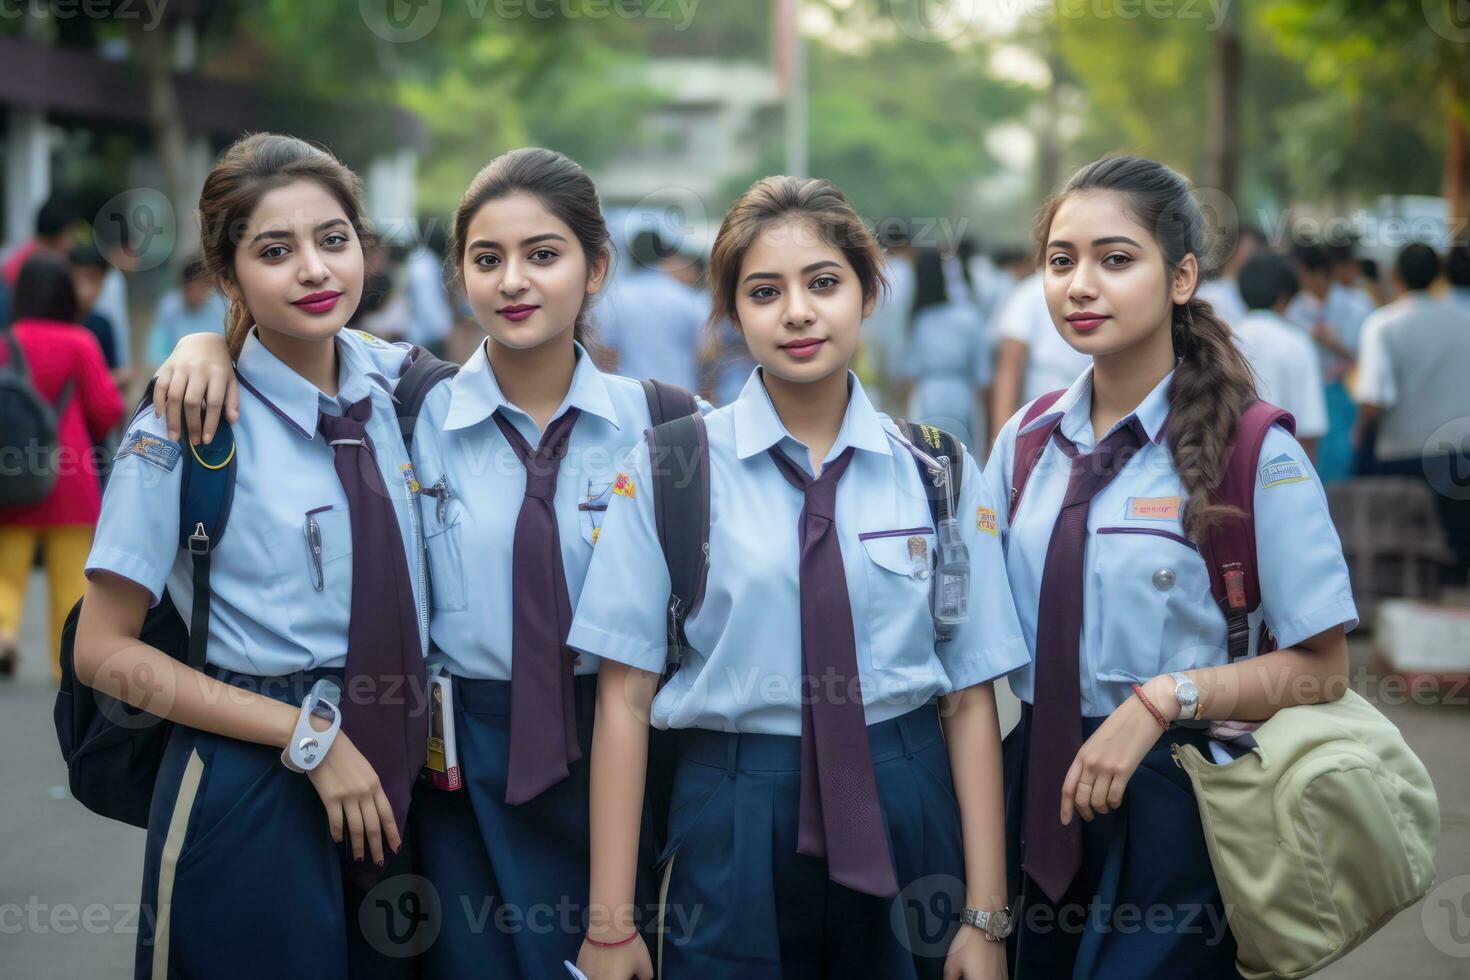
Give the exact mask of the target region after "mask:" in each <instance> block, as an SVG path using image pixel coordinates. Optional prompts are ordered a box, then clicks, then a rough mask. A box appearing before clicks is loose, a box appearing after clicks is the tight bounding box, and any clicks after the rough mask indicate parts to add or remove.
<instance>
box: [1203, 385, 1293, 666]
mask: <svg viewBox="0 0 1470 980" xmlns="http://www.w3.org/2000/svg"><path fill="white" fill-rule="evenodd" d="M1273 425H1279V426H1281V427H1282V428H1284V429H1285V430H1286V431H1287V432H1290V433H1295V432H1296V420H1295V419H1293V418H1292V417H1291V413H1289V412H1287V411H1285V410H1284V409H1280V408H1277V407H1276V406H1275V405H1270V404H1267V403H1266V402H1263V401H1256V402H1252V403H1251V404H1250V405H1249V406H1248V407H1247V408H1246V410H1245V411H1244V412H1242V413H1241V416H1240V421H1239V422H1238V423H1237V424H1236V427H1235V436H1234V438H1232V439H1231V441H1230V448H1229V449H1228V450H1227V451H1226V452H1227V459H1226V462H1225V470H1224V472H1223V473H1222V474H1221V478H1220V486H1219V487H1218V488H1216V490H1215V493H1214V494H1213V499H1214V501H1215V503H1218V504H1224V505H1227V506H1229V507H1232V508H1234V509H1235V510H1236V511H1238V513H1237V514H1234V515H1227V516H1225V517H1223V518H1221V520H1220V521H1219V523H1217V524H1215V525H1214V527H1212V528H1211V529H1210V531H1209V533H1208V534H1207V535H1205V540H1204V541H1203V542H1201V547H1200V554H1201V555H1202V556H1203V557H1204V559H1205V565H1206V567H1207V568H1208V569H1209V573H1210V593H1211V595H1213V596H1214V597H1215V601H1216V602H1217V603H1219V605H1220V611H1221V612H1223V613H1224V614H1225V626H1226V634H1227V637H1228V645H1227V649H1228V650H1229V654H1230V661H1231V662H1232V663H1233V662H1234V661H1236V660H1239V659H1240V658H1241V657H1244V656H1245V655H1246V653H1247V651H1248V650H1249V648H1250V623H1249V619H1250V614H1251V613H1252V612H1253V611H1254V610H1255V609H1256V607H1257V606H1259V605H1260V604H1261V578H1260V574H1259V572H1258V570H1257V567H1256V515H1255V488H1256V470H1257V468H1258V463H1259V461H1260V458H1261V444H1262V443H1264V442H1265V441H1266V433H1268V432H1270V431H1271V427H1272V426H1273Z"/></svg>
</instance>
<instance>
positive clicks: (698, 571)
mask: <svg viewBox="0 0 1470 980" xmlns="http://www.w3.org/2000/svg"><path fill="white" fill-rule="evenodd" d="M647 439H648V459H649V467H650V470H651V472H652V473H653V487H652V490H653V510H654V515H655V523H656V524H657V527H658V542H659V545H660V546H661V547H662V548H663V552H664V561H665V562H666V563H667V564H668V567H669V640H670V642H671V643H674V644H677V645H679V646H683V645H684V619H685V617H687V616H688V615H689V611H690V610H691V609H693V608H695V607H696V606H697V605H699V601H700V599H701V598H703V594H704V582H705V572H706V570H707V569H708V565H709V439H708V436H707V435H706V433H705V428H704V416H702V415H700V414H699V413H698V412H694V413H692V414H689V415H684V416H681V417H678V418H674V419H671V420H669V421H667V422H663V423H661V424H659V425H655V426H654V427H653V428H651V429H649V430H648V434H647Z"/></svg>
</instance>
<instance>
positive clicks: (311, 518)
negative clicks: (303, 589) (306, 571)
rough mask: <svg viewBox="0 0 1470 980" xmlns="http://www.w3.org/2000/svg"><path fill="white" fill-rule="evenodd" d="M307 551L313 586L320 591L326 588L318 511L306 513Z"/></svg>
mask: <svg viewBox="0 0 1470 980" xmlns="http://www.w3.org/2000/svg"><path fill="white" fill-rule="evenodd" d="M304 531H305V533H306V552H307V555H308V557H309V558H310V559H311V587H312V588H314V589H316V590H317V591H318V592H320V591H322V590H323V589H324V588H326V584H327V583H326V579H325V577H324V576H323V574H322V526H321V524H319V523H318V522H317V519H316V511H312V512H311V513H309V514H307V515H306V527H305V528H304Z"/></svg>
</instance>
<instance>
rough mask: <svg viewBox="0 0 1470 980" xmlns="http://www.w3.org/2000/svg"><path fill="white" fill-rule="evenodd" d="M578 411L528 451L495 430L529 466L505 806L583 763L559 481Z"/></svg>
mask: <svg viewBox="0 0 1470 980" xmlns="http://www.w3.org/2000/svg"><path fill="white" fill-rule="evenodd" d="M580 414H581V411H580V410H579V409H575V408H571V409H568V410H567V412H566V414H565V415H563V416H561V417H560V418H558V419H557V420H556V421H554V422H552V423H551V424H550V425H548V426H547V427H546V431H545V432H544V433H542V434H541V445H540V446H538V447H537V448H536V451H535V452H534V453H533V452H532V451H531V446H530V443H528V442H526V440H525V437H524V436H522V435H521V434H520V433H519V432H517V431H516V427H515V426H513V425H511V423H510V420H509V419H507V418H506V417H505V416H504V415H502V414H501V413H500V412H498V411H497V412H496V413H495V424H496V425H498V426H499V427H500V431H501V432H502V433H503V434H504V435H505V441H506V442H508V443H510V448H511V449H513V450H515V454H516V456H517V457H518V458H519V459H520V461H521V464H522V465H523V466H525V468H526V495H525V497H523V498H522V499H521V510H520V513H519V514H518V515H517V516H516V532H515V541H514V544H513V545H512V549H511V563H512V567H513V569H514V571H513V573H512V582H511V587H510V593H511V626H510V771H509V773H508V774H507V776H506V782H505V802H507V803H510V804H517V803H525V802H526V801H527V800H532V799H535V798H536V797H537V796H539V795H541V794H542V793H543V792H545V791H546V790H547V789H550V788H551V787H552V786H555V785H556V784H557V783H559V782H561V781H562V780H563V779H566V778H567V776H568V775H569V773H570V770H569V768H568V767H569V766H570V765H571V764H572V763H573V762H576V761H577V760H578V759H580V758H582V749H581V746H579V745H578V744H577V716H576V712H575V710H574V706H573V701H572V695H573V688H572V681H573V677H572V673H573V672H572V664H573V661H574V660H575V659H576V654H575V652H574V651H572V650H571V648H569V647H568V646H567V645H566V640H567V632H568V631H569V630H570V629H571V628H572V599H571V596H570V595H569V594H568V593H567V577H566V573H565V571H564V570H563V569H562V563H561V535H560V533H559V532H558V531H557V524H556V507H555V505H554V504H553V500H554V498H555V497H556V475H557V472H558V471H559V470H560V469H561V461H562V459H563V457H565V456H566V454H567V442H568V441H569V440H570V439H571V437H572V427H573V426H574V425H576V424H577V416H578V415H580Z"/></svg>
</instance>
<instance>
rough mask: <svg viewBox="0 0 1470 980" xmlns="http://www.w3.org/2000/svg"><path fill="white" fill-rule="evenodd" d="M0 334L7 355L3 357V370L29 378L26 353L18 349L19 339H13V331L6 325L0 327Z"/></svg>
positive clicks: (29, 372)
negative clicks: (3, 340) (3, 339)
mask: <svg viewBox="0 0 1470 980" xmlns="http://www.w3.org/2000/svg"><path fill="white" fill-rule="evenodd" d="M0 336H3V337H4V338H5V347H6V352H7V353H8V355H9V356H8V357H7V358H6V359H5V370H6V371H8V372H11V373H14V374H17V375H19V376H20V377H22V378H25V379H27V380H29V379H30V376H31V371H30V368H29V367H28V366H27V365H26V354H25V351H23V350H21V349H20V341H18V340H16V339H15V333H14V332H13V331H11V329H10V328H9V327H8V326H7V327H0Z"/></svg>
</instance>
